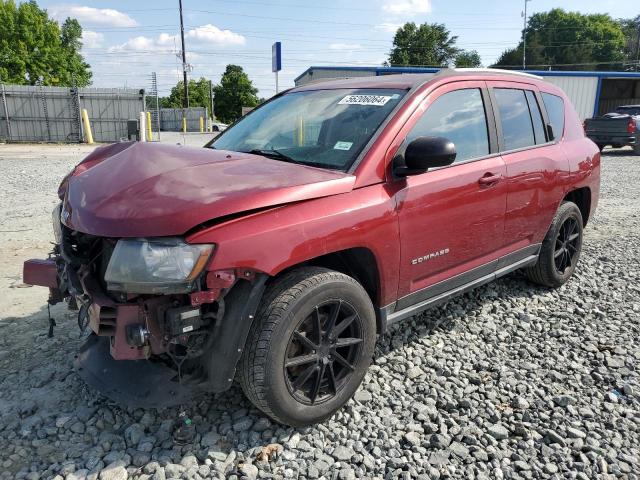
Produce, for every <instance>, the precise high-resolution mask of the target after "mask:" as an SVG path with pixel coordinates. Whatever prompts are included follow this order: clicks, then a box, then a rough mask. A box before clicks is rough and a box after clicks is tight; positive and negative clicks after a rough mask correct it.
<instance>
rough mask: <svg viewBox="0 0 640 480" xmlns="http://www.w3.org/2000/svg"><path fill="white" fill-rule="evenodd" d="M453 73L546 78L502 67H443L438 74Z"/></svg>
mask: <svg viewBox="0 0 640 480" xmlns="http://www.w3.org/2000/svg"><path fill="white" fill-rule="evenodd" d="M452 73H496V74H499V75H517V76H520V77H527V78H535V79H536V80H544V78H543V77H540V76H538V75H533V74H532V73H526V72H520V71H518V70H504V69H501V68H443V69H442V70H440V71H439V72H438V74H445V75H446V74H449V75H451V74H452Z"/></svg>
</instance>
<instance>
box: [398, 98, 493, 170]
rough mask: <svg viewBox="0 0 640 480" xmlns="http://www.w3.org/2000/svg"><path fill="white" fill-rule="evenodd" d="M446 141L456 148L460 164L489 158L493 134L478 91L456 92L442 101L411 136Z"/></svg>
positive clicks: (412, 138) (428, 110) (426, 113)
mask: <svg viewBox="0 0 640 480" xmlns="http://www.w3.org/2000/svg"><path fill="white" fill-rule="evenodd" d="M418 137H445V138H447V139H448V140H450V141H452V142H453V144H454V145H455V146H456V160H455V161H456V162H462V161H464V160H468V159H470V158H478V157H483V156H485V155H488V154H489V133H488V130H487V117H486V114H485V110H484V102H483V101H482V94H481V93H480V89H478V88H466V89H461V90H454V91H453V92H448V93H445V94H443V95H441V96H440V97H438V98H437V99H436V100H435V101H434V102H433V103H432V104H431V105H430V106H429V108H428V109H427V111H426V112H425V113H424V114H423V115H422V117H421V118H420V120H418V123H416V125H415V126H414V127H413V129H412V130H411V132H409V135H408V136H407V144H408V143H409V142H411V141H412V140H415V139H416V138H418Z"/></svg>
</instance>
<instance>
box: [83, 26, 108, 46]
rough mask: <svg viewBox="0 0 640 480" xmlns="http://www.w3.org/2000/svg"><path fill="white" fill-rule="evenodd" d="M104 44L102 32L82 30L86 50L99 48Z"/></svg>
mask: <svg viewBox="0 0 640 480" xmlns="http://www.w3.org/2000/svg"><path fill="white" fill-rule="evenodd" d="M103 42H104V35H103V34H102V33H100V32H93V31H91V30H82V46H83V47H84V48H98V47H101V46H102V43H103Z"/></svg>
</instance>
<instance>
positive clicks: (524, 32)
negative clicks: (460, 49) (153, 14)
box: [180, 0, 531, 70]
mask: <svg viewBox="0 0 640 480" xmlns="http://www.w3.org/2000/svg"><path fill="white" fill-rule="evenodd" d="M530 1H531V0H524V13H523V14H522V16H523V17H524V26H523V28H522V69H523V70H525V69H526V68H527V3H529V2H530ZM180 18H182V17H180ZM183 48H184V47H183Z"/></svg>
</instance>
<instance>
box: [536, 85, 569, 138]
mask: <svg viewBox="0 0 640 480" xmlns="http://www.w3.org/2000/svg"><path fill="white" fill-rule="evenodd" d="M537 93H538V95H539V97H540V98H539V99H538V103H539V104H540V106H541V108H542V110H543V112H544V115H545V122H546V124H547V125H551V119H550V118H549V115H548V113H547V105H546V104H545V103H544V98H543V97H542V94H543V93H546V94H547V95H553V96H554V97H558V98H559V99H560V101H561V102H562V118H563V121H562V132H553V136H554V139H553V143H558V142H559V141H560V140H561V139H562V137H564V131H565V129H566V127H567V106H566V105H565V102H564V98H562V97H561V96H560V95H556V94H555V93H551V92H541V91H538V92H537Z"/></svg>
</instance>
